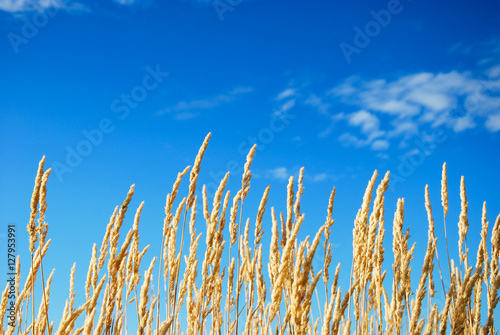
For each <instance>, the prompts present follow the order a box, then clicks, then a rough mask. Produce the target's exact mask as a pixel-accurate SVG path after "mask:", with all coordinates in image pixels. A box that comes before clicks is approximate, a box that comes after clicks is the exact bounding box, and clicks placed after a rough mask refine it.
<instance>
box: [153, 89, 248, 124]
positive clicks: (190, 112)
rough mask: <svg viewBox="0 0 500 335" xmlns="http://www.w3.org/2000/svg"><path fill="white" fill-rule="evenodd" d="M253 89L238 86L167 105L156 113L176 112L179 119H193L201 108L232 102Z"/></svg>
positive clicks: (176, 117) (175, 116)
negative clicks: (197, 98)
mask: <svg viewBox="0 0 500 335" xmlns="http://www.w3.org/2000/svg"><path fill="white" fill-rule="evenodd" d="M252 91H253V89H252V88H251V87H237V88H235V89H234V90H232V91H230V92H228V93H225V94H219V95H216V96H212V97H209V98H206V99H200V100H190V101H186V100H184V101H179V102H178V103H176V104H175V105H173V106H170V107H167V108H166V109H163V110H161V111H159V112H157V113H156V114H157V115H163V114H168V113H175V115H174V118H175V119H177V120H187V119H192V118H195V117H197V116H198V115H199V114H200V113H199V111H200V110H206V109H211V108H214V107H217V106H220V105H222V104H224V103H229V102H232V101H234V100H235V99H236V98H237V97H238V96H240V95H243V94H247V93H250V92H252Z"/></svg>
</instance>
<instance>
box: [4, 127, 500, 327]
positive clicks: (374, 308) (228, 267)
mask: <svg viewBox="0 0 500 335" xmlns="http://www.w3.org/2000/svg"><path fill="white" fill-rule="evenodd" d="M209 139H210V134H209V135H208V136H207V137H206V139H205V141H204V142H203V145H202V146H201V148H200V150H199V152H198V155H197V157H196V159H195V161H194V165H193V168H192V169H191V168H190V167H189V166H188V167H186V168H185V169H184V170H183V171H182V172H180V173H179V174H178V176H177V179H176V181H175V183H174V185H173V189H172V192H171V193H170V194H168V195H167V200H166V206H165V220H164V224H163V236H162V244H161V252H160V255H157V257H152V259H151V260H150V261H149V266H147V269H146V270H145V272H144V273H143V274H141V272H140V265H141V263H142V260H143V257H144V256H145V254H146V252H147V250H148V248H149V246H146V247H145V248H143V249H142V250H140V249H139V222H140V216H141V211H142V209H143V205H144V203H141V204H140V206H139V208H138V209H137V211H136V214H135V218H134V223H133V226H132V228H131V229H130V230H129V231H128V232H127V234H126V235H125V238H124V239H123V238H122V239H123V242H122V244H121V245H120V246H119V245H118V241H119V238H120V234H121V232H122V226H123V222H124V218H125V214H126V212H127V211H128V206H129V204H130V202H131V200H132V197H133V195H134V185H132V186H131V188H130V191H129V192H128V194H127V196H126V199H125V200H124V202H123V204H122V205H121V206H120V207H116V208H115V210H114V212H113V214H112V216H111V219H110V221H109V223H108V225H107V227H106V232H105V235H104V238H103V240H102V243H101V247H100V249H97V245H96V244H94V246H93V249H92V255H91V259H90V264H89V268H88V272H87V280H86V283H85V288H84V291H85V299H86V301H85V303H84V304H82V305H81V306H78V307H76V306H74V305H75V294H76V292H75V287H74V277H75V267H74V266H73V268H72V270H71V276H70V293H69V297H68V299H67V301H66V305H65V308H64V314H63V316H62V317H61V318H60V321H59V325H58V326H57V327H56V328H54V321H51V320H53V319H55V318H56V316H55V315H53V314H51V313H50V318H49V311H50V308H49V307H50V299H49V297H50V291H51V281H52V277H53V272H52V273H51V274H50V275H49V277H48V278H47V279H46V281H45V278H44V274H43V258H44V256H45V255H46V253H47V250H48V247H49V245H50V239H48V240H47V239H46V237H47V233H48V226H47V224H46V223H45V212H46V209H47V203H46V202H45V199H46V194H47V187H46V184H47V180H48V177H49V174H50V169H48V170H46V171H45V170H44V159H42V160H41V161H40V165H39V167H38V172H37V175H36V179H35V187H34V190H33V196H32V199H31V214H30V217H29V222H28V225H27V230H28V233H29V242H30V243H29V250H30V252H31V260H30V267H29V269H30V270H29V273H28V275H27V277H26V278H25V279H24V284H23V285H21V278H20V268H19V264H20V260H19V258H18V260H17V271H16V285H15V286H16V297H15V318H16V322H15V325H14V326H12V323H10V325H9V323H8V319H6V318H5V314H6V309H7V305H8V293H9V292H8V286H7V288H6V289H5V290H4V291H3V294H2V297H1V300H0V314H1V316H2V318H3V320H6V321H5V324H0V334H5V333H6V334H13V333H14V332H15V333H16V334H29V333H30V334H61V335H62V334H81V333H83V334H124V333H125V334H126V333H128V332H129V331H130V329H129V325H128V323H130V322H131V320H133V319H134V320H135V319H136V322H137V323H136V326H134V332H135V331H137V334H148V335H149V334H181V333H182V334H187V335H192V334H200V335H203V334H210V335H219V334H238V333H243V334H245V335H246V334H252V335H253V334H285V333H287V334H293V335H302V334H314V335H316V334H320V333H321V335H330V334H332V335H333V334H350V333H355V334H400V333H406V334H448V333H452V334H495V324H494V310H495V308H496V306H497V304H498V302H499V301H500V298H499V296H498V290H499V287H500V267H499V260H500V215H499V216H498V217H497V219H496V222H495V224H494V226H493V228H492V232H491V250H489V251H488V249H487V239H488V228H489V223H488V222H487V220H486V203H485V204H484V206H483V216H482V221H481V223H482V231H481V242H480V244H479V247H478V250H477V252H476V264H475V265H470V264H469V249H468V248H467V244H466V236H467V231H468V227H469V220H468V217H467V209H468V202H467V196H466V189H465V182H464V179H463V177H462V180H461V184H460V187H461V188H460V189H461V191H460V198H461V212H460V218H459V223H458V228H459V241H458V252H459V256H460V261H459V263H457V264H456V263H455V262H454V261H453V260H452V259H450V256H449V250H448V247H447V260H448V262H447V263H448V270H449V276H450V278H451V279H450V282H451V283H450V285H448V287H446V285H444V281H443V279H442V268H441V264H440V263H439V256H438V252H437V248H436V241H437V237H436V236H435V225H434V216H433V212H432V207H431V200H430V197H429V189H428V187H426V189H425V206H426V210H427V216H428V240H427V247H426V253H425V257H424V260H423V263H422V266H421V267H417V268H419V269H420V270H419V272H420V279H419V281H418V282H417V283H412V282H411V273H412V271H413V269H412V265H411V264H414V263H412V259H413V254H414V252H415V244H413V245H412V246H410V245H409V238H410V235H409V229H407V230H406V231H404V228H403V224H404V206H405V201H404V199H399V200H398V202H397V209H396V212H395V214H394V220H393V225H392V234H393V238H392V241H393V243H392V253H393V255H392V257H393V263H392V271H393V274H392V276H391V277H392V278H391V279H392V283H391V282H388V280H386V274H387V273H386V271H384V270H383V265H384V259H385V250H384V248H383V240H384V237H385V227H386V222H385V207H384V194H385V192H386V190H387V188H388V186H389V179H390V175H389V172H388V173H387V174H386V175H385V176H384V178H383V179H382V181H381V182H380V184H379V185H378V186H377V187H376V194H375V198H374V199H373V201H372V194H373V190H374V189H375V186H376V181H377V177H378V175H377V172H375V173H374V174H373V177H372V178H371V180H370V181H369V183H368V186H367V188H366V192H365V195H364V197H363V202H362V204H361V208H360V210H359V212H358V214H357V216H356V218H355V220H354V229H353V251H352V255H353V262H352V265H351V270H350V287H347V288H344V289H341V287H340V286H339V273H340V264H338V265H337V266H336V268H335V273H334V276H333V278H330V270H331V261H332V246H331V243H330V235H331V233H332V226H333V225H334V220H333V206H334V198H335V188H334V189H333V190H332V193H331V196H330V199H329V202H328V207H327V217H326V220H325V223H324V225H323V226H321V227H320V228H319V229H318V231H317V233H316V234H315V236H314V238H313V239H312V241H310V240H309V237H308V238H306V239H305V240H303V241H299V240H298V238H297V236H298V234H299V230H300V227H301V225H302V224H303V222H304V220H305V217H304V214H303V213H301V212H300V200H301V195H302V193H303V189H304V187H303V169H301V170H300V175H299V178H298V180H297V191H296V193H295V192H294V186H295V185H294V182H295V181H294V178H293V177H291V178H290V179H289V183H288V187H287V211H286V213H279V215H277V213H276V212H275V210H274V208H271V212H270V217H271V221H272V228H271V237H270V241H271V243H270V245H269V260H268V264H267V267H266V269H267V273H264V270H263V269H264V264H263V248H267V247H268V246H267V245H266V246H264V245H263V244H262V236H263V234H264V231H263V220H264V217H265V212H266V206H267V198H268V195H269V190H270V187H267V188H266V189H265V191H264V193H263V196H262V200H261V202H260V205H259V207H258V210H257V214H256V217H255V223H252V221H251V219H250V218H247V219H244V218H243V214H242V213H243V205H244V202H245V198H246V197H247V195H248V193H249V191H250V182H251V179H252V174H251V171H250V167H251V164H252V160H253V157H254V154H255V146H254V147H252V149H251V150H250V152H249V154H248V156H247V161H246V164H245V167H244V173H243V176H242V182H241V189H240V190H239V191H238V192H236V194H235V195H234V196H233V197H232V201H231V195H230V192H229V191H226V183H227V181H228V177H229V173H228V174H226V175H225V177H224V178H223V179H222V180H221V182H220V185H219V188H218V189H217V192H216V193H215V196H214V199H213V201H212V205H211V206H209V199H208V197H207V193H206V189H205V187H202V192H201V194H202V199H198V198H197V196H196V190H197V187H198V186H197V180H198V175H199V173H200V166H201V161H202V158H203V155H204V152H205V150H206V148H207V145H208V141H209ZM189 171H190V175H189V186H188V188H187V196H186V197H184V198H182V199H181V200H180V201H177V202H176V199H177V195H178V193H179V191H180V190H181V184H182V178H183V177H184V176H185V175H186V174H187V173H188V172H189ZM200 200H201V204H202V208H203V213H202V215H203V218H204V220H205V223H204V224H205V225H206V236H205V246H204V254H201V255H198V254H197V253H198V251H199V248H198V247H199V245H200V239H201V237H202V236H201V234H200V233H198V232H197V230H196V221H197V220H199V218H198V215H197V204H198V202H199V201H200ZM441 203H442V206H443V214H444V216H443V218H444V226H445V234H446V215H447V213H448V185H447V174H446V165H444V166H443V174H442V183H441ZM230 204H231V207H230V208H229V205H230ZM37 217H38V220H37ZM226 220H229V222H228V232H226V233H225V229H226V223H227V222H226ZM186 224H187V229H188V230H189V231H188V232H189V237H190V239H189V250H187V251H186V252H184V250H183V245H184V237H185V235H186V236H187V232H185V231H186ZM252 226H253V234H251V232H250V229H251V227H252ZM179 228H181V229H179ZM225 236H228V237H229V238H228V239H227V240H225ZM445 239H446V245H447V246H448V241H447V237H445ZM320 243H322V247H323V248H322V249H323V255H322V257H323V258H324V263H323V268H322V269H315V268H314V267H313V258H314V256H315V253H316V251H317V249H318V246H319V245H320ZM225 249H227V250H226V253H224V250H225ZM223 254H225V255H229V258H228V259H226V260H223ZM106 262H107V268H104V265H105V264H106ZM155 264H158V270H157V271H158V276H157V278H154V276H153V271H154V269H155ZM436 264H437V265H438V267H439V273H440V277H441V279H440V282H441V283H440V285H439V284H438V287H439V289H441V287H442V290H443V294H444V296H445V297H446V299H445V302H444V303H441V304H440V305H438V304H437V303H436V302H435V301H434V300H435V299H434V295H435V293H436V287H435V286H436V283H435V280H436V278H434V266H435V265H436ZM144 266H146V265H144ZM181 270H182V271H181ZM38 275H40V276H41V279H40V280H39V282H40V283H41V284H36V279H37V276H38ZM320 281H321V282H322V285H323V286H324V288H321V289H320V288H319V287H318V283H319V282H320ZM384 282H385V285H384ZM155 283H157V286H156V288H155V290H154V291H153V286H154V284H155ZM35 285H38V286H39V285H41V287H42V290H41V292H42V294H40V296H35V292H39V291H40V290H37V291H35ZM21 286H22V289H21V290H20V287H21ZM38 286H37V287H38ZM412 286H413V288H412ZM386 287H390V288H391V290H392V291H390V292H387V291H386ZM319 290H321V291H322V290H324V295H323V294H322V296H323V300H324V301H323V302H322V303H321V302H320V296H319V294H318V291H319ZM153 292H156V293H153ZM322 293H323V291H322ZM313 296H316V299H317V303H318V306H320V307H319V315H314V313H313V307H312V304H313V300H314V298H313ZM483 297H486V301H483V300H484V299H482V298H483ZM99 299H102V303H101V304H100V306H98V304H97V302H98V300H99ZM35 304H37V305H38V308H36V306H35ZM321 305H322V307H321ZM482 305H484V307H485V308H483V310H486V311H487V313H486V314H484V313H483V315H482V314H481V306H482ZM35 309H37V313H36V314H35ZM316 313H317V312H316ZM77 321H78V322H77ZM76 324H82V326H80V327H77V326H76ZM130 328H131V327H130Z"/></svg>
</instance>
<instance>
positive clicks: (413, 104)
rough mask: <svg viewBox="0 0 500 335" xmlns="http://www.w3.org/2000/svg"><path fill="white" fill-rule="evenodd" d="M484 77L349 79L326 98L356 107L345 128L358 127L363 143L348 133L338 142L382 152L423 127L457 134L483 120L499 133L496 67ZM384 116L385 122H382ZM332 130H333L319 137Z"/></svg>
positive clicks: (450, 74) (432, 75)
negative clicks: (439, 128)
mask: <svg viewBox="0 0 500 335" xmlns="http://www.w3.org/2000/svg"><path fill="white" fill-rule="evenodd" d="M487 75H488V78H489V79H485V78H481V77H479V78H478V77H474V76H473V75H472V74H471V73H470V72H458V71H451V72H447V73H431V72H420V73H414V74H409V75H405V76H402V77H399V78H396V79H394V80H386V79H374V80H368V81H366V80H362V79H361V78H360V77H349V78H347V79H346V80H344V82H342V83H340V84H339V85H337V86H336V87H334V88H333V89H331V90H330V91H329V92H328V94H327V95H326V97H330V99H333V101H334V102H337V103H341V104H343V105H345V106H351V107H348V108H353V107H354V108H358V109H359V111H357V112H354V113H351V114H347V116H346V120H347V123H348V125H349V126H352V127H358V128H359V132H360V133H361V134H364V135H366V139H362V138H361V137H360V136H359V135H358V134H356V133H355V132H349V133H347V132H346V133H344V134H342V135H341V136H340V137H339V140H341V141H342V142H343V143H344V144H345V145H354V146H356V147H361V146H367V145H370V146H371V148H372V149H373V150H383V149H385V148H387V147H388V145H389V142H388V141H389V140H390V139H393V138H398V137H399V138H403V141H402V142H401V145H402V146H404V143H405V141H406V140H408V139H409V138H411V137H413V136H416V135H418V134H419V133H420V132H421V131H422V130H423V129H425V128H426V127H427V128H428V127H438V126H443V127H446V128H449V129H451V130H452V131H454V132H457V133H459V132H463V131H465V130H467V129H471V128H475V127H477V125H478V124H479V121H481V122H484V125H485V127H486V129H487V130H489V131H491V132H493V131H497V130H499V127H500V126H498V123H499V121H498V118H499V117H498V111H500V65H498V66H493V67H490V68H489V70H488V71H487ZM324 99H325V97H316V96H313V98H311V99H310V100H309V104H311V105H319V104H320V103H321V104H325V103H330V102H325V101H324ZM382 117H383V118H384V123H381V122H380V119H381V118H382ZM332 123H333V121H332ZM330 132H331V128H329V129H328V131H325V132H323V133H322V135H323V136H325V135H328V134H329V133H330ZM375 141H377V142H375Z"/></svg>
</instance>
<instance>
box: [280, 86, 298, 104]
mask: <svg viewBox="0 0 500 335" xmlns="http://www.w3.org/2000/svg"><path fill="white" fill-rule="evenodd" d="M295 95H297V91H296V90H295V89H294V88H287V89H286V90H284V91H283V92H281V93H280V94H278V96H277V97H276V100H278V101H279V100H283V99H285V98H288V97H290V96H295Z"/></svg>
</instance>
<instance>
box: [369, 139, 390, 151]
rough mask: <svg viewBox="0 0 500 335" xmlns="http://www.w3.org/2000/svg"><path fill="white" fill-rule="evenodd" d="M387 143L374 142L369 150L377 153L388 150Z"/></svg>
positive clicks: (382, 141)
mask: <svg viewBox="0 0 500 335" xmlns="http://www.w3.org/2000/svg"><path fill="white" fill-rule="evenodd" d="M389 145H390V144H389V141H387V140H376V141H374V142H373V143H372V145H371V148H372V150H375V151H379V150H387V149H389Z"/></svg>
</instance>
